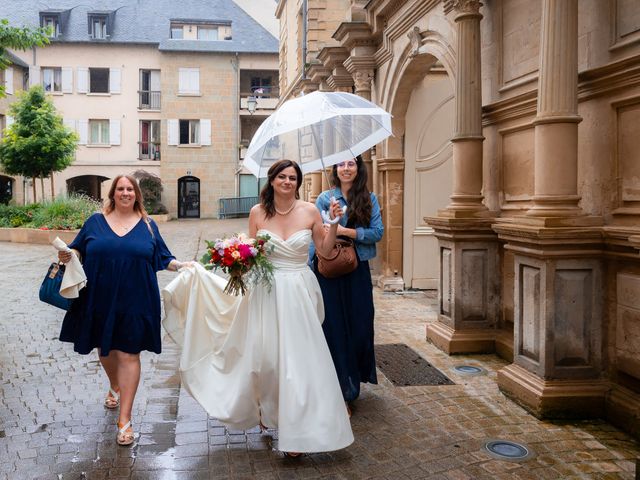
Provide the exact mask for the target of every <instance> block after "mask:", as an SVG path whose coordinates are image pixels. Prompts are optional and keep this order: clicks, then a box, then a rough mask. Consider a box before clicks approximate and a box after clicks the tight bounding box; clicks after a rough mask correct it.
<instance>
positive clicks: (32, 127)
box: [0, 85, 78, 201]
mask: <svg viewBox="0 0 640 480" xmlns="http://www.w3.org/2000/svg"><path fill="white" fill-rule="evenodd" d="M9 113H10V114H11V115H12V116H13V117H14V123H13V124H12V125H11V126H10V127H9V128H8V129H7V130H6V132H5V133H6V134H5V136H4V137H3V138H2V141H0V164H1V165H2V168H3V169H4V171H5V172H7V173H8V174H10V175H22V176H23V177H31V178H33V179H36V178H39V179H40V185H41V187H42V198H43V199H44V181H43V178H44V177H48V176H51V197H52V198H53V197H54V191H55V190H54V186H53V173H54V172H60V171H62V170H64V169H65V168H67V167H68V166H69V165H71V163H72V162H73V159H74V154H75V151H76V147H77V144H78V135H77V134H76V133H75V132H72V131H71V130H69V129H68V128H67V127H65V126H64V125H63V124H62V117H61V116H60V115H58V114H57V112H56V108H55V107H54V105H53V102H51V100H50V99H49V98H47V97H46V95H45V93H44V90H43V89H42V87H41V86H40V85H37V86H34V87H32V88H31V89H29V90H28V91H26V92H22V93H21V94H20V99H19V100H18V101H17V102H15V103H13V104H11V106H10V107H9ZM33 199H34V201H35V200H36V183H35V182H33Z"/></svg>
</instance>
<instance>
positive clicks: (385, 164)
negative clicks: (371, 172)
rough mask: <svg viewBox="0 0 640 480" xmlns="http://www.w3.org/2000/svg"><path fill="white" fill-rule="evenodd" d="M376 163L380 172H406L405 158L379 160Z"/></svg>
mask: <svg viewBox="0 0 640 480" xmlns="http://www.w3.org/2000/svg"><path fill="white" fill-rule="evenodd" d="M376 163H377V165H378V171H379V172H388V171H392V170H395V171H403V170H404V158H377V159H376Z"/></svg>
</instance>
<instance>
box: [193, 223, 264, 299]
mask: <svg viewBox="0 0 640 480" xmlns="http://www.w3.org/2000/svg"><path fill="white" fill-rule="evenodd" d="M270 239H271V237H270V236H269V235H259V236H257V238H249V237H248V236H247V235H246V234H244V233H240V234H236V235H234V236H232V237H229V238H217V239H216V240H215V241H213V242H210V241H208V240H205V241H206V243H207V252H206V253H205V254H204V255H203V256H202V258H201V259H200V263H202V264H204V266H205V268H207V269H218V268H219V269H220V270H222V271H223V272H224V273H227V274H228V275H229V281H228V282H227V286H226V287H225V289H224V292H225V293H228V294H230V295H238V294H240V295H244V294H245V293H246V292H247V283H248V282H250V283H253V284H255V283H258V282H262V283H263V284H264V285H266V286H267V287H270V286H271V280H272V279H273V269H274V267H273V264H272V263H271V262H270V261H269V259H268V257H267V255H268V254H269V253H271V251H272V250H273V245H271V244H270V243H269V240H270Z"/></svg>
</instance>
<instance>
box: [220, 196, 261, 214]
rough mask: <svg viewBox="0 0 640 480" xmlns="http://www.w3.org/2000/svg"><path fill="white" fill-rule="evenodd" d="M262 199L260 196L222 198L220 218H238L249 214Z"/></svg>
mask: <svg viewBox="0 0 640 480" xmlns="http://www.w3.org/2000/svg"><path fill="white" fill-rule="evenodd" d="M259 201H260V198H259V197H230V198H221V199H220V200H219V202H218V218H236V217H244V216H247V215H249V212H250V211H251V207H253V206H254V205H256V204H257V203H258V202H259Z"/></svg>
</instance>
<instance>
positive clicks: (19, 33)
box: [0, 18, 51, 98]
mask: <svg viewBox="0 0 640 480" xmlns="http://www.w3.org/2000/svg"><path fill="white" fill-rule="evenodd" d="M50 33H51V32H50V31H49V30H48V29H46V28H37V29H32V28H28V27H12V26H9V21H8V20H7V19H5V18H3V19H0V70H5V69H6V68H7V67H8V66H9V65H10V64H11V61H10V60H9V57H8V56H7V48H12V49H14V50H26V49H28V48H31V47H35V46H38V47H42V46H43V45H46V44H47V43H49V34H50ZM4 96H5V87H4V85H0V98H2V97H4Z"/></svg>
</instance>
